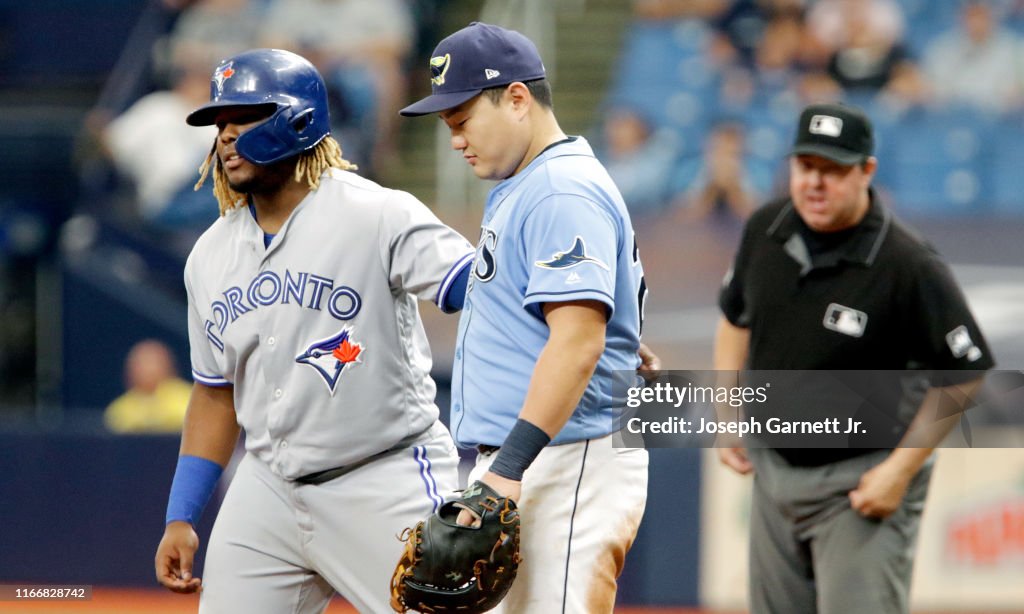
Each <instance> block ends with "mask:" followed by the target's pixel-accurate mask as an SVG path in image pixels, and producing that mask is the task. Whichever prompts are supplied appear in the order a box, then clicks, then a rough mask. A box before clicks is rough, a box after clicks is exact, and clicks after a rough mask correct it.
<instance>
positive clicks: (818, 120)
mask: <svg viewBox="0 0 1024 614" xmlns="http://www.w3.org/2000/svg"><path fill="white" fill-rule="evenodd" d="M809 130H810V131H811V132H812V133H814V134H824V135H825V136H839V135H840V134H842V133H843V120H841V119H839V118H838V117H832V116H831V115H815V116H814V117H812V118H811V125H810V126H809Z"/></svg>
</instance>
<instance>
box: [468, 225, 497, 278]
mask: <svg viewBox="0 0 1024 614" xmlns="http://www.w3.org/2000/svg"><path fill="white" fill-rule="evenodd" d="M497 247H498V233H496V232H494V231H493V230H491V229H490V228H481V229H480V242H479V243H477V244H476V260H475V261H474V262H473V277H475V278H477V279H479V280H480V281H491V280H492V279H494V274H495V273H496V272H497V271H498V262H497V260H495V258H494V252H495V250H496V249H497Z"/></svg>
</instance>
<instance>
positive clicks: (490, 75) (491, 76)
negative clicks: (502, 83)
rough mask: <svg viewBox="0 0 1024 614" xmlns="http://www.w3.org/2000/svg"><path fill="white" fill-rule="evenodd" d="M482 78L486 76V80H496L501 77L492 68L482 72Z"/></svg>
mask: <svg viewBox="0 0 1024 614" xmlns="http://www.w3.org/2000/svg"><path fill="white" fill-rule="evenodd" d="M484 76H486V77H487V78H488V79H497V78H498V77H500V76H501V73H500V72H498V71H497V70H494V69H493V68H488V69H486V70H484Z"/></svg>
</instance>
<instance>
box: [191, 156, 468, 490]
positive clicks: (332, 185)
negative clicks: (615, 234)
mask: <svg viewBox="0 0 1024 614" xmlns="http://www.w3.org/2000/svg"><path fill="white" fill-rule="evenodd" d="M472 257H473V249H472V246H471V245H470V244H469V242H467V241H466V240H465V239H464V238H463V237H462V236H461V235H459V234H458V233H457V232H455V231H454V230H452V229H451V228H449V227H447V226H445V225H444V224H442V223H441V222H440V221H439V220H438V219H437V217H435V216H434V214H433V213H431V212H430V210H429V209H427V207H426V206H424V205H423V204H422V203H420V202H419V201H418V200H416V199H415V198H414V197H413V196H412V195H410V194H407V193H405V192H400V191H397V190H389V189H385V188H383V187H381V186H379V185H377V184H376V183H373V182H372V181H369V180H367V179H363V178H362V177H359V176H357V175H354V174H352V173H349V172H346V171H340V170H337V169H333V170H331V171H328V172H327V173H325V174H324V175H323V177H321V181H320V187H319V189H317V190H314V191H312V192H310V193H309V194H308V195H307V196H306V197H305V199H303V201H302V202H301V203H299V205H298V207H296V209H295V210H294V211H293V212H292V214H291V216H290V217H289V218H288V220H287V221H286V222H285V224H284V226H282V227H281V230H280V231H279V232H278V233H277V234H276V235H275V236H274V237H273V239H272V240H271V241H270V244H269V246H265V245H264V234H263V230H262V229H261V228H260V227H259V225H258V224H257V223H256V220H255V219H253V216H252V215H251V214H250V212H249V211H248V209H247V208H246V207H239V208H236V209H232V210H230V211H228V212H227V213H226V214H225V215H224V216H223V217H222V218H220V219H219V220H217V221H216V222H215V223H214V224H213V226H211V227H210V228H209V230H207V231H206V232H205V233H204V234H203V236H202V237H200V239H199V241H197V242H196V246H195V248H193V250H192V253H191V255H190V256H189V259H188V263H187V264H186V266H185V285H186V288H187V290H188V298H189V342H190V345H191V354H192V376H193V378H194V379H195V381H197V382H199V383H201V384H205V385H207V386H228V385H230V386H234V401H235V411H236V413H237V414H238V422H239V424H241V425H242V427H243V428H244V429H245V433H246V441H245V443H246V448H247V449H248V450H249V452H251V453H253V454H255V455H256V456H257V457H259V458H260V460H262V461H264V462H265V463H266V464H267V465H269V466H270V468H271V469H272V470H273V471H274V472H275V473H277V474H278V475H280V476H281V477H284V478H286V479H294V478H296V477H299V476H303V475H307V474H310V473H314V472H317V471H322V470H324V469H329V468H332V467H338V466H341V465H347V464H350V463H353V462H356V461H359V460H361V459H364V458H366V457H368V456H371V455H373V454H375V453H377V452H381V451H384V450H387V449H390V448H392V447H394V446H395V445H396V444H397V443H399V442H400V441H402V440H404V439H406V438H408V437H410V436H415V435H416V434H418V433H421V432H423V431H425V430H426V429H427V428H429V427H430V426H431V425H432V424H434V422H435V421H436V420H437V417H438V409H437V407H436V406H435V405H434V392H435V386H434V382H433V381H432V380H431V378H430V368H431V357H430V347H429V346H428V345H427V339H426V335H425V333H424V330H423V325H422V322H421V320H420V314H419V309H418V306H417V299H425V300H432V301H434V302H436V303H437V304H438V305H444V304H445V294H446V293H447V292H448V291H449V289H450V288H451V286H452V283H453V281H454V280H455V279H456V278H457V277H458V274H459V271H460V270H462V269H463V268H464V267H467V266H470V263H471V260H472Z"/></svg>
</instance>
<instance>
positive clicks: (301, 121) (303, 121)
mask: <svg viewBox="0 0 1024 614" xmlns="http://www.w3.org/2000/svg"><path fill="white" fill-rule="evenodd" d="M288 123H289V124H290V125H291V127H292V130H294V131H295V134H296V135H298V137H299V138H300V139H301V138H302V136H303V135H302V133H303V132H305V131H306V129H307V128H309V127H310V125H312V124H313V109H306V110H305V111H302V112H301V113H296V114H295V117H292V118H291V119H290V120H288Z"/></svg>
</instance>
